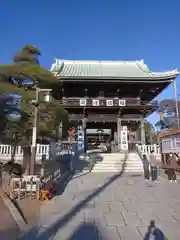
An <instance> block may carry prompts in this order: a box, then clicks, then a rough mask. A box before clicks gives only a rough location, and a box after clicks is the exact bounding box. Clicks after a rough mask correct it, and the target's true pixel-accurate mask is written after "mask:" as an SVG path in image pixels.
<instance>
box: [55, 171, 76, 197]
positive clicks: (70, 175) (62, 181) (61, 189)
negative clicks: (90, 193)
mask: <svg viewBox="0 0 180 240" xmlns="http://www.w3.org/2000/svg"><path fill="white" fill-rule="evenodd" d="M73 176H74V172H73V171H70V172H69V173H67V175H66V176H65V177H64V178H63V179H60V180H59V179H57V180H56V184H57V185H58V187H57V191H56V195H61V194H63V192H64V190H65V188H66V186H67V185H68V183H69V182H70V181H71V179H72V178H73Z"/></svg>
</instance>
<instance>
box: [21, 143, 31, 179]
mask: <svg viewBox="0 0 180 240" xmlns="http://www.w3.org/2000/svg"><path fill="white" fill-rule="evenodd" d="M30 161H31V146H30V145H26V146H23V170H24V172H25V175H29V174H30Z"/></svg>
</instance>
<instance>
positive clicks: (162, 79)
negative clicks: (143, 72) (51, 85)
mask: <svg viewBox="0 0 180 240" xmlns="http://www.w3.org/2000/svg"><path fill="white" fill-rule="evenodd" d="M177 75H178V74H174V75H171V76H167V75H166V76H157V77H104V76H60V75H57V77H58V78H59V79H61V80H80V81H81V80H92V79H94V80H113V81H116V82H119V81H123V82H127V81H135V80H136V81H137V82H143V81H147V82H154V81H156V82H169V83H170V82H173V81H174V79H176V77H177Z"/></svg>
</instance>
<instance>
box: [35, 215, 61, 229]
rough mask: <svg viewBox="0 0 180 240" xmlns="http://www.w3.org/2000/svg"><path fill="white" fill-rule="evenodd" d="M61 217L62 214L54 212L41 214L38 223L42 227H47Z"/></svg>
mask: <svg viewBox="0 0 180 240" xmlns="http://www.w3.org/2000/svg"><path fill="white" fill-rule="evenodd" d="M60 219H61V216H60V215H59V214H58V213H54V214H50V215H46V216H43V215H40V218H39V221H38V225H39V226H41V227H42V228H45V227H48V226H51V225H53V224H55V223H56V222H57V221H58V220H60Z"/></svg>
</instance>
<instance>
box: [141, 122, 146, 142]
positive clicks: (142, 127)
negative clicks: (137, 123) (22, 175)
mask: <svg viewBox="0 0 180 240" xmlns="http://www.w3.org/2000/svg"><path fill="white" fill-rule="evenodd" d="M145 143H146V139H145V131H144V119H141V144H145Z"/></svg>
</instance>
